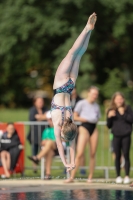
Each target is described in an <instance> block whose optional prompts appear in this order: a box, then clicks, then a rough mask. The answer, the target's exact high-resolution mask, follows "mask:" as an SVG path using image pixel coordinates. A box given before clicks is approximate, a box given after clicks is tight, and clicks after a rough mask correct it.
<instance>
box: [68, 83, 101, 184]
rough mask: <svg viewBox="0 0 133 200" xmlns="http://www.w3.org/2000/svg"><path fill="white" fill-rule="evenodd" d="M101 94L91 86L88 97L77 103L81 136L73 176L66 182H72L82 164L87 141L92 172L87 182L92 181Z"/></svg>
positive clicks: (75, 114)
mask: <svg viewBox="0 0 133 200" xmlns="http://www.w3.org/2000/svg"><path fill="white" fill-rule="evenodd" d="M98 95H99V90H98V88H97V87H95V86H91V87H90V88H89V90H88V97H87V99H83V100H81V101H79V102H78V103H77V104H76V107H75V109H74V120H75V121H79V122H81V123H82V124H81V126H80V127H79V136H78V142H77V155H76V168H75V169H74V170H73V171H72V172H71V177H70V178H69V179H67V180H66V181H65V182H67V183H71V182H73V179H74V177H75V174H76V171H77V169H78V167H79V165H80V159H81V158H82V156H83V154H84V151H85V147H86V145H87V143H88V142H89V144H90V173H89V176H88V180H87V182H89V183H90V182H91V181H92V177H93V172H94V167H95V154H96V148H97V142H98V131H97V128H96V124H97V122H98V120H99V118H100V108H99V105H98V104H97V103H96V100H97V98H98Z"/></svg>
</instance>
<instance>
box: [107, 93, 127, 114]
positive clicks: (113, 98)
mask: <svg viewBox="0 0 133 200" xmlns="http://www.w3.org/2000/svg"><path fill="white" fill-rule="evenodd" d="M118 95H119V96H121V97H122V98H123V100H124V101H123V104H122V107H124V109H126V103H125V97H124V95H123V94H122V93H121V92H115V93H114V94H113V96H112V99H111V102H110V109H113V110H116V109H117V107H116V105H115V102H114V101H115V98H116V96H118Z"/></svg>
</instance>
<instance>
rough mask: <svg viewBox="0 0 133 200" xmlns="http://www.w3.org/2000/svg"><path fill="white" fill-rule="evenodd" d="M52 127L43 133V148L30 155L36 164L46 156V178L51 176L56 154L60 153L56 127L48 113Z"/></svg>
mask: <svg viewBox="0 0 133 200" xmlns="http://www.w3.org/2000/svg"><path fill="white" fill-rule="evenodd" d="M46 117H47V120H48V124H49V126H50V127H48V128H46V129H45V130H44V131H43V133H42V143H41V145H42V150H41V151H40V152H39V153H38V154H37V155H36V156H28V158H29V159H30V160H32V161H33V162H34V163H35V164H39V161H40V159H41V158H42V157H45V169H46V170H45V179H50V178H51V164H52V159H53V156H54V155H59V154H58V149H57V146H56V142H55V136H54V127H53V123H52V119H51V114H50V113H49V112H47V114H46Z"/></svg>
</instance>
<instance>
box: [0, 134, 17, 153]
mask: <svg viewBox="0 0 133 200" xmlns="http://www.w3.org/2000/svg"><path fill="white" fill-rule="evenodd" d="M4 140H9V143H7V142H4ZM20 144H21V143H20V139H19V137H18V135H17V134H15V135H14V136H13V138H12V139H10V138H9V139H4V138H3V139H2V143H1V149H2V150H9V149H11V148H13V147H15V146H19V145H20Z"/></svg>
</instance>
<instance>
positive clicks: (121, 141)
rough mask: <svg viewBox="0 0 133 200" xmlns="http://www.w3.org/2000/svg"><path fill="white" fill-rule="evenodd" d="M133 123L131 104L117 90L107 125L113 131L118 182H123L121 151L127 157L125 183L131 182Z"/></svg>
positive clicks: (108, 114)
mask: <svg viewBox="0 0 133 200" xmlns="http://www.w3.org/2000/svg"><path fill="white" fill-rule="evenodd" d="M132 123H133V111H132V109H131V107H130V106H128V105H126V104H125V98H124V96H123V94H122V93H120V92H116V93H115V94H114V95H113V97H112V100H111V105H110V108H109V110H108V112H107V126H108V128H111V132H112V133H113V136H114V137H113V148H114V153H115V167H116V173H117V178H116V183H122V181H123V180H122V178H121V176H120V160H121V152H123V156H124V158H125V174H126V176H125V178H124V184H127V183H129V182H130V179H129V171H130V158H129V151H130V145H131V132H132Z"/></svg>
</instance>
